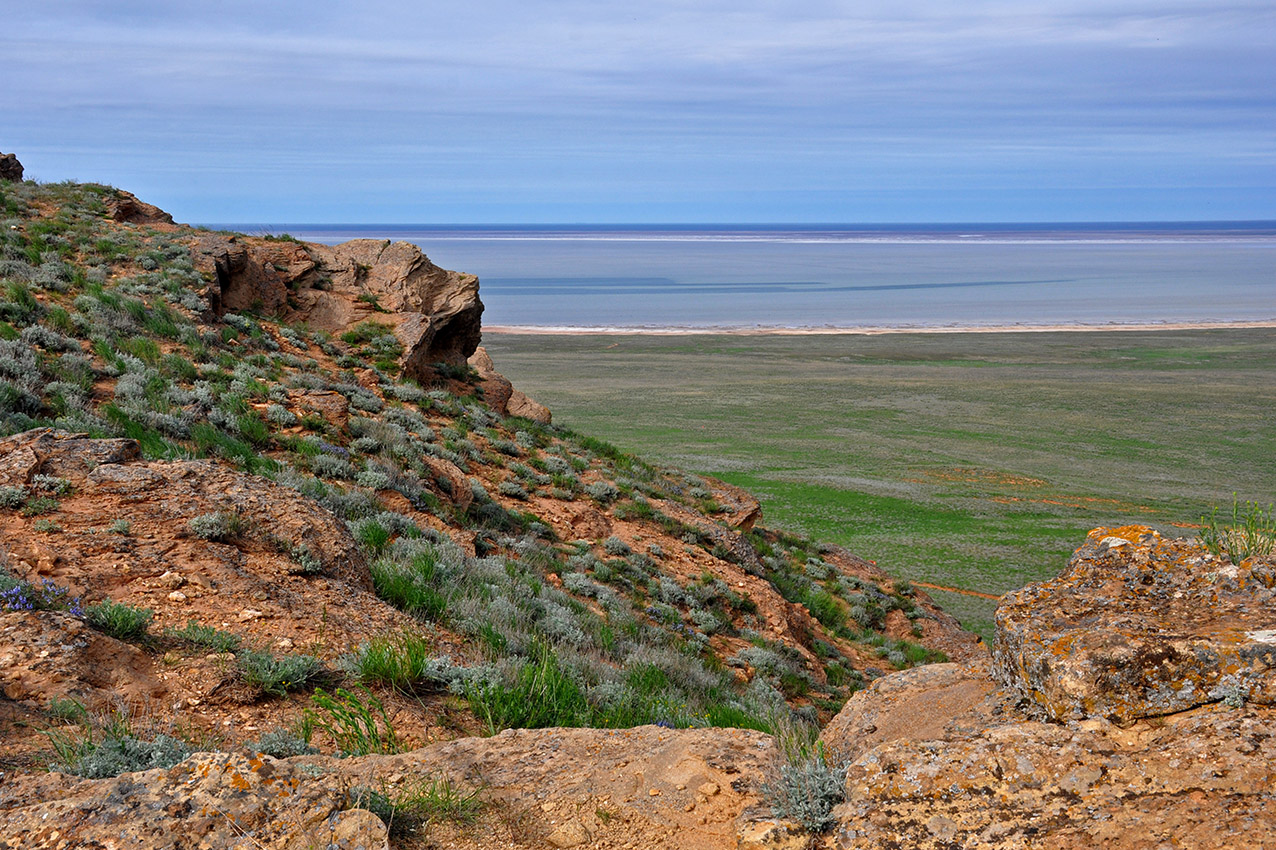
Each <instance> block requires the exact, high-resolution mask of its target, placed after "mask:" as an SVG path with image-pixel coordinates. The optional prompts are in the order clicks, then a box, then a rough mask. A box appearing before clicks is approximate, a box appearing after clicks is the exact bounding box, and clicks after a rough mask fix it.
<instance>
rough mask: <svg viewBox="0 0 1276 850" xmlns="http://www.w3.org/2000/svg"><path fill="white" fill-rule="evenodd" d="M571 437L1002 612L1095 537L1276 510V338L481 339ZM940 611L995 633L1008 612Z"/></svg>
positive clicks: (1264, 334)
mask: <svg viewBox="0 0 1276 850" xmlns="http://www.w3.org/2000/svg"><path fill="white" fill-rule="evenodd" d="M484 344H485V345H486V346H487V348H488V351H489V352H490V353H491V354H492V356H493V359H494V360H495V361H496V365H497V368H498V369H499V370H500V371H502V372H503V373H504V374H505V375H507V376H508V377H509V378H510V379H511V380H513V381H514V383H515V385H516V386H518V387H519V388H520V389H522V390H523V391H525V392H527V393H528V394H529V395H531V396H532V397H534V398H536V399H537V400H538V401H541V402H543V403H545V404H547V405H548V406H549V407H550V408H551V409H552V410H553V411H554V418H555V421H556V422H560V423H562V424H565V425H567V426H569V427H572V428H575V429H577V430H579V431H582V432H585V433H588V434H591V435H596V436H599V437H603V438H605V439H608V440H610V441H612V442H614V443H616V444H617V445H618V446H619V447H621V448H623V449H625V450H626V451H631V452H635V453H637V454H640V455H642V456H644V457H647V458H649V459H651V460H655V461H660V462H665V463H670V464H675V465H678V466H682V467H684V468H687V469H690V470H694V471H697V472H702V473H706V474H710V475H714V476H717V477H719V478H722V479H724V480H726V481H730V482H731V483H734V484H739V485H741V486H743V487H746V488H748V489H749V490H751V491H752V492H754V493H755V494H756V495H757V496H759V497H760V498H761V500H762V502H763V505H764V510H765V513H766V517H767V519H766V523H767V524H768V525H772V526H777V527H781V528H788V529H792V530H796V531H800V532H803V533H806V534H809V535H811V536H812V537H814V538H816V539H819V540H827V541H831V542H835V543H840V544H843V545H845V546H847V547H848V548H850V549H852V550H853V551H855V552H857V553H858V554H860V555H862V556H863V557H867V558H871V559H873V560H876V561H877V562H878V563H879V564H880V565H881V566H882V567H884V568H885V569H886V570H887V571H888V572H890V573H892V574H895V575H898V576H902V577H905V578H909V579H913V580H918V581H924V582H931V583H935V584H940V585H946V586H953V587H958V588H963V589H967V590H976V591H983V592H988V593H1002V592H1004V591H1007V590H1012V589H1014V588H1016V587H1019V586H1021V585H1023V584H1025V583H1027V582H1030V581H1035V580H1039V579H1042V578H1046V577H1049V576H1053V575H1055V574H1056V573H1057V572H1058V571H1059V569H1060V568H1061V567H1062V566H1063V564H1064V562H1065V561H1066V560H1067V557H1068V555H1069V553H1070V552H1071V551H1072V550H1073V549H1074V548H1076V546H1078V545H1079V544H1080V543H1081V541H1082V539H1083V538H1084V536H1085V533H1086V531H1088V530H1089V529H1090V528H1092V527H1094V526H1098V525H1109V526H1113V525H1121V524H1125V523H1130V522H1138V523H1144V524H1148V525H1152V526H1154V527H1158V528H1161V529H1162V530H1166V531H1172V532H1175V533H1183V534H1191V533H1192V531H1191V530H1190V529H1188V530H1182V529H1175V528H1173V526H1172V524H1173V523H1194V522H1197V521H1198V520H1199V517H1200V516H1201V514H1202V513H1205V512H1207V511H1208V510H1209V509H1210V507H1211V506H1213V505H1223V504H1227V505H1230V504H1231V500H1232V494H1233V493H1236V494H1237V495H1238V496H1239V498H1240V499H1241V500H1246V499H1255V500H1260V501H1262V502H1263V503H1267V502H1269V501H1272V499H1273V497H1274V496H1276V330H1269V329H1259V330H1226V331H1159V332H1103V333H1046V334H1042V333H1024V334H894V335H885V336H856V335H838V336H724V335H704V336H699V335H697V336H673V337H671V336H643V335H633V336H607V335H598V336H593V335H587V336H557V335H555V336H539V335H535V336H533V335H527V336H523V335H514V334H499V335H498V334H485V335H484ZM932 595H933V596H935V597H936V599H937V600H938V601H939V602H940V603H941V604H943V605H944V606H945V607H946V608H948V609H949V610H951V611H952V612H953V613H954V614H955V615H957V616H958V617H959V618H961V619H962V620H963V622H964V623H966V624H967V626H968V627H971V628H974V629H976V630H978V631H980V632H982V633H984V634H985V635H988V634H990V622H991V613H992V607H993V603H991V602H988V601H985V600H980V599H976V598H971V597H967V596H962V595H959V594H953V593H945V592H939V591H932Z"/></svg>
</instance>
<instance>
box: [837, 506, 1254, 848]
mask: <svg viewBox="0 0 1276 850" xmlns="http://www.w3.org/2000/svg"><path fill="white" fill-rule="evenodd" d="M1271 567H1272V564H1271V563H1270V562H1247V563H1246V564H1245V565H1244V566H1242V567H1239V568H1237V567H1232V566H1231V565H1228V564H1226V563H1225V562H1221V561H1219V560H1217V559H1214V558H1211V557H1210V556H1209V555H1208V553H1206V552H1205V551H1204V550H1203V549H1202V548H1201V547H1200V546H1199V545H1197V544H1194V543H1191V542H1188V541H1182V540H1166V539H1163V538H1161V537H1160V536H1159V535H1157V534H1156V533H1154V532H1152V531H1151V530H1149V529H1146V528H1137V527H1132V528H1123V529H1117V530H1115V531H1113V530H1108V529H1097V530H1096V531H1094V532H1092V533H1091V535H1090V537H1089V539H1088V540H1087V542H1086V544H1085V545H1084V546H1083V547H1081V549H1079V550H1078V551H1077V553H1076V555H1075V556H1074V557H1073V559H1072V560H1071V561H1070V563H1069V566H1068V568H1067V569H1066V570H1065V571H1064V572H1063V574H1062V575H1061V576H1060V577H1059V578H1058V579H1056V580H1054V581H1052V582H1044V583H1042V584H1040V585H1036V586H1033V587H1030V588H1027V589H1025V590H1023V591H1019V592H1018V593H1016V594H1011V595H1010V596H1009V597H1008V598H1007V599H1006V601H1004V602H1003V603H1002V605H1001V607H999V609H998V612H997V623H998V640H999V643H998V645H997V647H996V649H995V650H994V656H995V659H996V667H995V669H996V676H997V679H996V680H994V678H993V677H991V676H990V675H989V671H988V664H987V663H986V662H985V661H982V660H975V661H972V662H970V663H968V664H965V665H953V664H941V665H932V666H930V667H921V668H916V669H913V670H907V671H904V672H901V673H896V674H893V675H890V676H886V677H884V678H882V679H879V680H878V681H877V682H875V683H874V684H873V685H872V687H870V688H868V689H867V690H865V691H861V692H859V693H857V694H855V695H854V696H853V697H852V698H851V699H850V701H849V702H848V703H847V705H846V706H845V707H844V708H843V709H842V711H841V713H840V714H839V715H838V716H837V717H836V718H835V719H834V720H833V721H832V722H831V723H830V724H829V726H828V727H827V728H826V729H825V730H824V734H823V739H824V741H825V743H826V744H827V745H828V747H829V748H830V750H832V751H835V752H837V753H838V754H839V755H841V756H842V757H845V758H848V759H850V760H851V764H850V767H849V771H848V776H847V783H846V799H847V802H845V803H843V804H841V805H840V806H838V807H837V808H836V809H835V811H834V814H835V815H836V817H837V819H838V822H839V826H838V827H837V829H836V831H835V834H834V837H833V844H834V846H837V847H839V848H859V849H861V850H869V848H872V850H887V848H899V847H909V848H919V850H953V849H954V848H971V850H975V848H979V850H983V848H1024V847H1051V848H1055V850H1063V848H1077V850H1081V848H1087V850H1089V848H1162V847H1193V848H1231V847H1246V848H1276V819H1273V818H1272V817H1271V812H1272V811H1273V810H1274V809H1273V807H1274V806H1276V744H1274V743H1273V742H1276V707H1273V706H1272V704H1271V700H1270V699H1269V698H1268V695H1269V693H1270V690H1269V688H1270V686H1269V684H1268V683H1267V682H1268V678H1267V677H1268V676H1269V671H1270V661H1269V660H1268V659H1269V655H1268V653H1267V651H1266V650H1265V649H1264V648H1263V647H1264V646H1265V645H1264V644H1263V643H1262V640H1263V637H1264V636H1265V633H1266V632H1267V630H1269V629H1271V628H1272V623H1271V618H1272V616H1273V610H1272V591H1271V585H1272V582H1271V579H1270V576H1271V572H1270V569H1271ZM1002 641H1005V642H1004V643H1003V642H1002ZM998 680H999V681H998ZM999 685H1000V686H1001V687H999ZM1211 691H1213V693H1212V694H1211ZM1043 718H1044V720H1043Z"/></svg>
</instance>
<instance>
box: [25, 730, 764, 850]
mask: <svg viewBox="0 0 1276 850" xmlns="http://www.w3.org/2000/svg"><path fill="white" fill-rule="evenodd" d="M774 757H775V746H774V743H773V742H772V740H771V738H770V736H767V735H763V734H761V733H758V732H750V731H746V730H731V729H687V730H673V729H662V728H660V727H655V726H645V727H639V728H636V729H625V730H600V729H535V730H508V731H506V732H504V733H502V734H500V735H498V736H496V737H494V738H467V739H463V740H458V741H453V742H449V743H443V744H436V745H434V746H431V747H427V748H423V749H420V750H416V751H414V752H411V753H405V754H402V755H392V756H367V757H364V758H360V759H349V760H340V759H335V758H331V757H322V756H308V757H299V758H292V759H287V760H276V759H273V758H271V757H269V756H263V755H259V754H256V753H252V752H240V753H232V754H228V753H202V754H198V755H195V756H192V757H190V758H189V759H187V760H186V761H184V762H182V763H181V764H178V765H176V766H175V767H172V768H169V769H167V770H151V771H146V772H143V773H133V774H125V775H123V776H119V777H116V778H114V779H107V780H99V781H88V780H79V779H75V778H73V777H68V776H64V775H61V774H56V773H55V774H47V775H44V776H38V777H31V778H30V780H29V784H28V785H27V786H26V787H25V788H23V789H22V790H21V792H20V793H15V791H16V789H15V788H14V787H12V786H4V785H0V848H5V850H18V848H22V850H46V848H50V849H51V848H61V847H67V846H91V847H126V846H132V847H147V848H159V847H173V848H176V847H200V848H204V849H205V850H221V848H225V850H248V848H265V847H268V848H281V850H282V848H288V850H291V849H292V848H305V847H315V846H320V847H334V846H335V847H340V848H348V850H354V848H360V847H362V848H366V850H382V848H386V847H387V846H388V845H387V843H386V831H385V827H384V826H383V825H382V824H381V822H380V821H379V820H377V819H376V818H375V817H372V816H371V815H370V814H369V813H367V812H366V811H362V810H359V809H357V808H352V805H353V804H355V802H354V801H356V800H357V799H358V797H357V795H351V794H349V793H348V790H349V789H351V788H359V787H363V788H373V789H379V790H381V791H382V792H383V793H386V794H387V795H390V796H394V795H395V794H397V793H398V790H399V789H400V788H402V787H404V786H410V785H412V784H414V783H420V782H422V781H430V780H446V781H448V782H450V783H453V786H452V787H454V788H457V789H458V790H460V789H466V790H468V789H475V788H481V789H483V790H482V792H481V793H482V798H483V799H484V800H485V802H486V803H487V814H486V815H485V816H484V817H483V819H482V822H481V824H480V825H479V826H478V828H473V827H472V828H469V829H464V830H463V831H460V832H459V833H458V834H456V835H453V836H451V840H449V841H448V842H447V845H446V846H451V847H475V848H488V847H509V846H525V847H555V848H567V847H582V848H585V847H591V848H620V847H638V846H641V847H651V848H688V849H689V850H728V848H734V847H735V846H736V830H737V824H736V819H737V817H738V816H739V814H740V812H741V811H743V810H745V809H747V808H749V807H751V806H756V805H757V804H758V803H759V802H760V795H759V790H758V783H759V780H760V778H761V777H763V776H764V775H766V774H767V772H768V770H769V768H770V766H771V765H772V763H773V760H774ZM338 838H340V840H338ZM72 839H73V840H74V841H76V842H79V843H78V844H70V843H69V842H70V841H71V840H72ZM340 841H345V842H346V843H340Z"/></svg>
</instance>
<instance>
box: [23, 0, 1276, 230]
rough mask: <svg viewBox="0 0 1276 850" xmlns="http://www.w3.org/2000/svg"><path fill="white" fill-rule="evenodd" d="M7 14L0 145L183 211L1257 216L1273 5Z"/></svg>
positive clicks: (388, 6)
mask: <svg viewBox="0 0 1276 850" xmlns="http://www.w3.org/2000/svg"><path fill="white" fill-rule="evenodd" d="M5 5H6V6H7V7H9V8H7V9H6V11H5V19H6V25H5V27H4V30H3V33H0V79H3V80H4V81H5V85H3V86H0V115H3V116H4V117H3V119H2V120H0V150H4V151H13V152H16V153H17V154H18V155H19V157H20V158H21V160H22V161H23V163H24V164H25V165H26V167H27V173H28V176H31V177H35V178H37V179H42V180H61V179H81V180H98V181H102V182H109V183H112V184H114V185H117V186H120V187H122V188H126V189H129V190H131V191H133V192H135V193H137V194H138V195H139V196H141V197H143V198H144V199H146V200H150V201H152V202H153V203H157V204H159V205H160V206H163V207H164V208H166V209H168V210H170V211H171V212H173V214H174V215H175V216H176V217H177V218H178V220H181V221H188V222H195V223H207V222H260V223H283V222H352V223H360V222H363V223H370V222H378V223H394V222H402V223H409V222H410V223H493V222H521V223H541V222H635V223H638V222H693V223H694V222H795V223H798V222H928V221H1059V220H1197V219H1254V218H1265V219H1276V85H1274V84H1273V81H1274V80H1276V4H1273V3H1271V2H1270V0H1267V2H1255V3H1232V2H1227V0H1220V2H1214V3H1205V2H1174V0H1156V2H1143V0H1106V1H1105V2H1097V0H1096V2H1090V0H1074V2H1032V3H1024V2H1022V0H1018V2H964V3H954V2H903V1H902V0H896V1H895V2H835V1H834V0H808V2H805V3H800V4H798V3H792V2H754V0H722V2H719V0H706V2H663V0H648V2H645V3H642V4H614V3H603V2H597V0H593V2H576V0H556V2H541V0H514V1H513V2H506V0H470V2H464V3H459V2H451V0H435V2H429V3H423V2H419V0H412V1H411V2H410V1H409V0H370V2H365V3H361V4H359V6H358V8H357V9H356V8H355V4H352V3H335V2H326V0H313V2H307V3H297V2H262V0H254V2H239V0H230V2H218V3H215V4H214V3H207V2H201V3H195V2H191V3H173V2H171V0H169V1H168V2H164V3H159V2H149V0H117V2H112V3H102V2H97V0H95V2H85V1H84V0H65V1H64V0H47V2H24V3H16V2H13V3H6V4H5ZM795 9H796V11H795Z"/></svg>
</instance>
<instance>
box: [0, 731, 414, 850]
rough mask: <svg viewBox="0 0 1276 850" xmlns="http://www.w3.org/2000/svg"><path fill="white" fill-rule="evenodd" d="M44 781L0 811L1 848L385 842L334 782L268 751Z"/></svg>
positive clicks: (382, 848)
mask: <svg viewBox="0 0 1276 850" xmlns="http://www.w3.org/2000/svg"><path fill="white" fill-rule="evenodd" d="M42 784H43V785H45V786H46V787H47V790H48V791H49V792H52V793H46V795H44V797H43V800H41V801H40V802H36V803H33V804H28V805H23V806H18V807H14V808H10V809H8V810H7V811H3V812H0V847H2V848H5V850H10V848H12V850H18V848H21V849H22V850H45V848H48V849H49V850H52V848H64V847H93V848H103V850H105V849H106V848H126V847H127V848H146V850H169V849H170V848H171V850H179V848H181V850H185V848H192V849H193V848H199V850H221V848H225V850H247V848H262V847H269V848H280V850H284V848H288V850H291V848H304V847H330V846H343V847H345V848H349V850H355V848H364V849H365V850H388V848H389V843H388V837H387V833H386V829H385V825H384V824H383V823H382V822H381V821H380V820H378V819H377V818H376V817H367V816H362V815H359V814H354V813H352V812H347V811H343V809H344V808H345V806H346V795H345V794H344V793H342V792H341V790H340V789H339V788H338V787H336V786H335V784H334V783H322V782H315V781H311V777H308V776H307V775H306V774H305V773H303V772H302V771H301V770H299V769H298V768H297V767H296V766H291V765H289V764H288V763H287V762H279V761H276V760H275V759H272V758H270V757H269V756H263V755H257V754H250V753H200V754H198V755H194V756H191V757H190V758H188V759H187V760H186V761H183V762H181V763H180V764H178V765H176V766H174V767H171V768H168V769H161V770H150V771H145V772H143V773H126V774H123V775H121V776H117V777H115V778H114V779H104V780H98V781H91V780H79V781H77V780H73V779H71V778H69V777H62V776H60V775H58V774H53V775H51V776H50V777H48V778H46V779H45V781H44V782H43V783H42ZM3 801H4V800H3V796H0V803H2V802H3ZM338 840H340V842H343V843H342V844H338V843H337V841H338Z"/></svg>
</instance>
